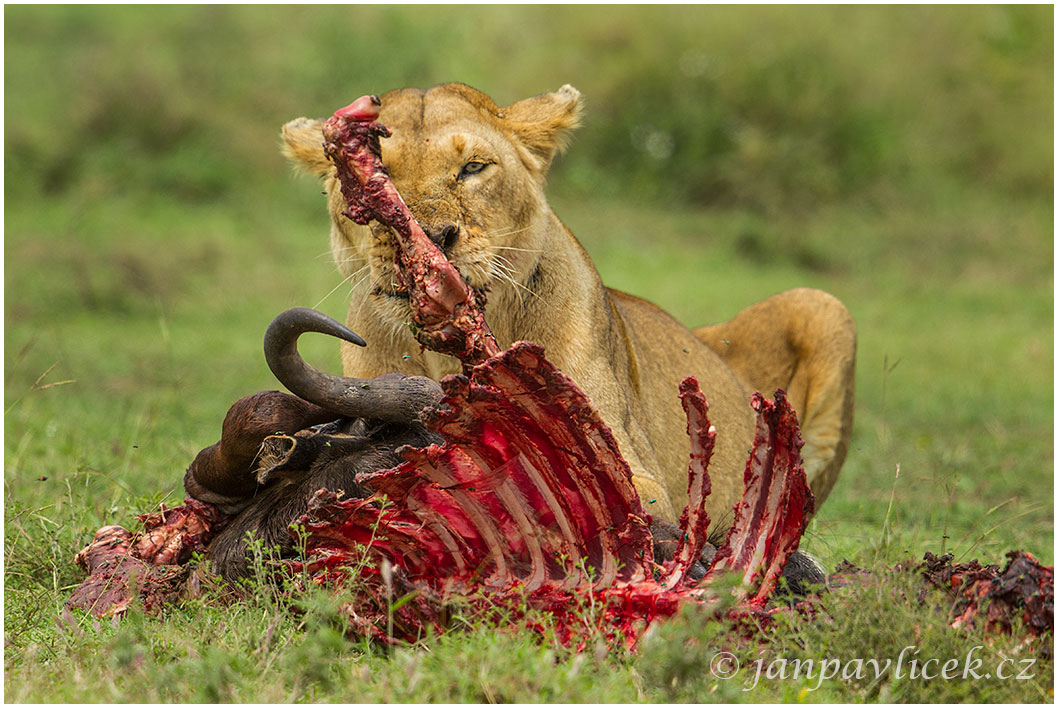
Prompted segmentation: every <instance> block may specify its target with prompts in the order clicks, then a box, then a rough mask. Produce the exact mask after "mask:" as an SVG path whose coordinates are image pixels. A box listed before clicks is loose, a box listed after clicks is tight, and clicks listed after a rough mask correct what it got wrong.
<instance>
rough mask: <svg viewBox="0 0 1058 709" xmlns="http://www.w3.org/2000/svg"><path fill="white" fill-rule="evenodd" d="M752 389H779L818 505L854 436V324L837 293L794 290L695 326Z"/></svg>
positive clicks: (748, 388)
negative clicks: (792, 414) (795, 423)
mask: <svg viewBox="0 0 1058 709" xmlns="http://www.w3.org/2000/svg"><path fill="white" fill-rule="evenodd" d="M694 334H695V335H697V336H698V338H699V339H700V340H702V341H703V342H704V343H705V344H707V345H709V347H710V348H711V349H713V350H714V351H715V352H716V353H717V354H719V355H720V357H721V358H722V359H723V360H724V361H725V362H726V363H727V364H728V366H730V367H731V369H732V370H733V371H734V372H735V374H736V375H737V376H738V377H739V379H741V380H742V382H743V383H744V384H745V386H746V388H747V390H748V391H749V392H753V391H760V392H761V393H762V394H764V395H765V396H770V395H771V394H772V393H773V392H774V391H775V389H783V390H784V391H785V392H786V394H787V398H788V399H789V401H790V403H791V405H793V407H794V410H795V411H796V412H797V416H798V419H799V420H800V423H801V431H802V435H803V437H804V440H805V446H804V448H803V449H802V457H803V459H804V466H805V473H806V474H807V476H808V483H809V485H810V486H811V488H812V492H813V493H814V494H815V497H816V508H817V509H818V507H819V505H820V504H822V502H823V500H825V499H826V497H827V495H828V494H829V493H830V490H831V488H833V487H834V483H835V482H836V481H837V478H838V472H839V471H840V469H841V464H842V463H843V462H844V460H845V454H846V453H847V452H848V447H849V436H850V435H851V433H852V409H853V389H854V381H853V380H854V375H855V363H856V325H855V323H854V322H853V320H852V317H851V316H850V315H849V312H848V310H846V309H845V306H844V305H842V304H841V301H839V300H838V299H837V298H835V297H834V296H832V295H830V294H828V293H824V292H823V291H819V290H815V289H812V288H797V289H794V290H789V291H785V292H783V293H779V294H778V295H775V296H772V297H771V298H768V299H767V300H765V301H763V302H760V303H757V304H756V305H752V306H750V307H748V308H746V309H745V310H743V311H742V312H740V313H739V314H738V315H737V316H735V317H734V318H733V319H732V320H729V321H728V322H725V323H721V324H719V325H710V326H707V327H701V328H698V329H697V330H695V331H694Z"/></svg>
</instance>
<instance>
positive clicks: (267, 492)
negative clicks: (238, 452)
mask: <svg viewBox="0 0 1058 709" xmlns="http://www.w3.org/2000/svg"><path fill="white" fill-rule="evenodd" d="M286 438H287V440H292V441H293V440H296V444H295V445H296V446H298V447H300V448H301V449H303V450H301V451H299V454H298V455H296V456H295V455H288V456H287V460H286V461H285V462H284V463H281V464H280V465H278V466H277V467H274V468H273V469H272V470H271V471H268V470H267V469H266V468H267V466H268V461H267V460H265V459H262V462H261V466H260V467H259V471H261V473H266V474H268V478H267V480H266V482H265V483H264V485H263V486H262V487H261V488H259V489H258V490H257V491H256V492H255V493H254V494H253V495H252V496H251V497H250V498H249V499H248V500H247V501H246V502H247V506H246V507H245V509H243V510H242V512H240V513H239V515H238V516H237V517H236V518H235V519H234V520H233V521H232V522H231V523H230V524H229V525H228V527H227V528H225V530H224V531H223V532H221V533H220V534H219V535H218V536H217V537H216V539H214V540H213V543H212V544H210V548H209V553H208V558H209V559H210V561H211V562H212V563H213V568H214V570H215V571H216V572H217V573H219V574H220V575H221V576H223V577H224V578H225V579H227V580H228V581H235V580H237V579H239V578H245V577H248V576H250V575H251V571H252V561H251V560H252V557H253V554H252V550H251V548H250V544H251V542H252V543H254V544H255V545H256V544H260V546H261V549H262V550H263V552H264V554H265V555H266V556H267V555H268V554H272V555H277V556H279V557H287V558H289V557H291V556H293V555H294V552H295V540H294V537H293V535H292V534H291V530H290V526H291V525H292V524H293V523H294V522H296V521H297V520H298V518H300V517H301V516H302V515H303V514H305V512H306V510H307V509H308V503H309V500H310V499H311V498H312V496H313V494H314V493H315V492H316V491H317V490H320V489H328V490H333V491H335V492H339V493H340V494H343V495H344V496H345V497H366V496H368V495H370V494H371V490H369V489H367V488H365V487H364V486H362V485H359V484H358V483H357V482H356V476H357V475H358V474H359V473H364V472H374V471H378V470H385V469H388V468H392V467H394V466H396V465H397V464H399V463H400V462H401V458H400V456H399V455H397V452H396V451H397V449H398V448H400V447H402V446H406V445H411V446H415V447H422V446H426V445H429V444H430V443H438V442H440V438H439V437H438V436H437V435H436V434H432V433H430V432H428V431H427V430H426V429H425V428H424V427H423V426H422V425H421V424H418V423H411V424H386V423H379V422H370V421H365V420H363V419H353V420H350V419H343V420H341V421H337V422H334V423H331V424H325V425H323V426H318V427H316V428H314V429H312V430H311V431H303V432H300V433H298V434H296V436H293V437H286ZM266 447H267V446H266ZM289 452H290V451H288V453H289ZM300 461H306V463H307V465H308V468H307V469H305V468H304V467H301V466H299V462H300ZM299 468H300V469H299Z"/></svg>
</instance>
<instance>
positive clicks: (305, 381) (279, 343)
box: [264, 308, 441, 423]
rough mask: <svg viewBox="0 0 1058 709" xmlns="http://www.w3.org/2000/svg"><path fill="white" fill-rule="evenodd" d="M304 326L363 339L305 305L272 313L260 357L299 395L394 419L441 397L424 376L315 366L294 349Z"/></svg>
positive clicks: (403, 419)
mask: <svg viewBox="0 0 1058 709" xmlns="http://www.w3.org/2000/svg"><path fill="white" fill-rule="evenodd" d="M305 332H319V333H322V334H324V335H331V336H333V337H338V338H341V339H343V340H345V341H347V342H352V343H353V344H356V345H360V346H361V347H362V346H364V345H365V344H366V343H365V342H364V340H363V339H362V338H361V337H360V336H359V335H357V334H356V333H355V332H353V331H352V330H350V329H349V328H347V327H345V326H344V325H342V324H341V323H339V322H338V321H336V320H334V319H333V318H330V317H328V316H326V315H324V314H323V313H320V312H317V311H315V310H312V309H310V308H291V309H290V310H285V311H283V312H282V313H280V314H279V315H278V316H276V319H275V320H273V321H272V324H271V325H269V326H268V330H267V331H266V332H265V341H264V351H265V360H266V361H267V362H268V367H269V369H271V370H272V374H274V375H275V376H276V379H278V380H279V381H280V382H281V383H282V384H283V386H285V387H286V388H287V389H289V390H290V391H292V392H294V393H295V394H297V395H298V396H300V397H301V398H302V399H305V400H306V401H310V402H312V403H314V404H317V405H319V406H322V407H324V408H326V409H330V410H331V411H334V412H336V413H339V414H342V415H343V416H354V417H362V418H373V419H380V420H383V421H393V422H399V423H407V422H410V421H414V420H416V419H418V418H419V413H420V412H421V411H422V410H423V409H425V408H426V407H429V406H436V405H437V403H438V402H439V401H440V400H441V386H440V385H439V384H438V383H437V382H435V381H434V380H432V379H429V378H428V377H409V376H405V375H403V374H399V373H396V372H391V373H389V374H384V375H382V376H381V377H375V378H374V379H355V378H352V377H338V376H335V375H333V374H327V373H326V372H321V371H319V370H317V369H314V368H313V367H310V366H309V365H308V364H306V363H305V360H303V359H302V358H301V355H299V354H298V337H299V336H300V335H301V334H302V333H305Z"/></svg>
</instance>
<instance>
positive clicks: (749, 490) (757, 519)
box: [703, 391, 815, 606]
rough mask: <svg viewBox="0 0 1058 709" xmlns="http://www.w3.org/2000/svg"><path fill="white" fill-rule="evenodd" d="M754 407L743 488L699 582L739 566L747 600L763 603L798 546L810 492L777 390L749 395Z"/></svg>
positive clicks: (793, 427) (794, 429)
mask: <svg viewBox="0 0 1058 709" xmlns="http://www.w3.org/2000/svg"><path fill="white" fill-rule="evenodd" d="M752 405H753V409H754V410H755V411H756V412H757V428H756V432H755V433H754V436H753V449H752V450H751V451H750V456H749V460H748V461H747V462H746V471H745V475H744V483H745V489H744V491H743V494H742V500H740V501H739V502H738V503H736V504H735V521H734V524H733V525H732V527H731V530H730V531H729V532H728V535H727V538H726V539H725V541H724V543H723V545H721V547H720V548H719V549H718V550H717V552H716V556H715V557H714V559H713V565H712V567H711V568H710V569H709V573H708V574H707V575H706V577H705V579H704V580H703V583H706V584H707V583H709V582H710V581H711V580H713V579H714V578H715V577H716V576H718V575H719V574H720V573H723V572H725V571H733V570H737V571H740V572H742V575H743V584H744V585H745V586H746V587H747V588H756V589H757V591H756V593H755V594H754V595H752V596H751V597H750V598H749V600H750V602H751V604H753V605H756V606H761V605H763V604H764V603H765V601H766V600H767V598H768V596H769V595H770V594H771V592H772V590H773V589H774V588H775V584H776V583H777V582H778V580H779V576H780V575H781V574H782V570H783V568H784V567H785V566H786V561H787V559H789V558H790V555H791V554H793V553H794V552H795V551H797V546H798V544H799V543H800V541H801V536H802V535H803V534H804V530H805V527H806V526H807V524H808V518H809V516H810V515H811V514H812V510H813V508H814V505H815V498H814V497H813V496H812V491H811V490H810V489H809V487H808V483H807V480H806V479H805V473H804V468H803V467H802V466H801V455H800V453H801V446H803V445H804V441H803V440H802V439H801V433H800V429H799V428H798V426H797V417H796V415H795V414H794V411H793V409H792V408H790V405H789V403H788V402H787V401H786V397H785V395H784V394H783V392H782V391H776V392H775V400H774V402H772V401H767V400H765V399H764V397H762V396H761V395H760V394H759V393H757V394H754V396H753V399H752Z"/></svg>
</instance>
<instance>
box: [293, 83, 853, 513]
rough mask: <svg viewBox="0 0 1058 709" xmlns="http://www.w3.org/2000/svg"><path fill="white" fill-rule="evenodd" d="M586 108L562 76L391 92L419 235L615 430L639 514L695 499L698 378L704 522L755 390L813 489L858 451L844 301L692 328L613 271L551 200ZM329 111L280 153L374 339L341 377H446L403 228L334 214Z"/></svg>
mask: <svg viewBox="0 0 1058 709" xmlns="http://www.w3.org/2000/svg"><path fill="white" fill-rule="evenodd" d="M580 120H581V101H580V93H579V92H578V91H577V90H576V89H574V88H573V87H571V86H569V85H566V86H563V87H562V88H560V89H559V90H558V91H555V92H553V93H544V94H540V95H538V96H534V97H532V98H528V99H525V100H523V101H519V102H517V103H514V104H512V105H510V106H506V107H501V106H498V105H497V104H496V103H495V102H494V101H493V100H492V99H491V98H489V97H488V96H486V95H485V94H483V93H481V92H479V91H477V90H476V89H473V88H471V87H469V86H466V85H464V84H443V85H439V86H435V87H433V88H430V89H427V90H420V89H400V90H395V91H391V92H389V93H387V94H385V95H384V96H382V103H381V114H380V117H379V121H380V122H381V123H383V124H385V125H387V126H389V127H390V128H391V129H392V132H393V135H392V137H391V138H388V139H384V140H382V159H383V162H384V163H385V165H386V167H387V169H388V170H389V172H390V175H391V177H392V179H393V183H394V184H395V185H396V187H397V189H398V190H399V191H400V194H401V195H402V196H403V198H404V200H405V201H406V202H407V204H408V207H409V208H410V210H411V212H412V214H414V215H415V217H416V219H417V220H418V221H419V223H420V224H421V225H422V227H423V229H424V230H425V231H426V233H427V235H428V236H429V237H430V238H431V239H432V240H433V241H434V242H435V243H437V244H438V245H439V246H440V247H441V248H442V249H443V251H444V253H445V255H446V256H447V257H448V258H449V259H450V260H451V261H452V263H453V264H455V266H456V267H457V268H458V269H459V271H460V272H461V273H462V274H463V276H464V277H465V279H466V280H467V282H468V283H469V284H470V285H471V286H472V287H474V288H476V289H479V290H482V291H485V292H487V294H488V304H487V308H486V313H485V315H486V320H487V321H488V323H489V325H490V326H491V328H492V331H493V333H494V334H495V336H496V339H497V342H498V344H499V345H500V346H501V347H508V346H510V345H511V344H512V343H513V342H516V341H519V340H530V341H533V342H536V343H537V344H539V345H542V346H543V347H544V349H545V351H546V353H547V356H548V358H549V359H550V360H551V361H552V362H554V363H555V364H556V365H557V366H558V367H559V368H560V369H561V370H562V371H563V372H565V373H566V374H567V375H569V376H570V377H571V378H572V379H573V380H574V381H575V382H576V383H577V384H578V385H579V386H580V387H581V388H582V389H583V390H584V391H585V392H586V393H587V394H588V396H589V397H590V398H591V400H592V402H593V403H594V405H595V407H596V408H597V410H598V412H599V414H600V416H601V417H602V419H603V420H604V421H605V422H606V423H607V425H608V426H609V427H610V428H611V429H612V430H613V434H614V436H615V438H616V440H617V443H618V446H619V448H620V451H621V453H622V455H623V456H624V457H625V459H626V460H627V461H628V464H629V466H630V468H631V470H632V473H633V483H634V485H635V487H636V489H637V490H638V492H639V494H640V496H641V498H642V500H643V503H644V506H645V507H646V509H647V511H648V512H650V513H651V514H652V515H654V516H655V517H657V518H660V519H664V520H669V521H673V520H676V519H677V518H678V515H679V513H680V511H681V510H682V509H683V507H684V506H685V505H686V503H687V465H688V456H689V451H690V447H689V442H688V437H687V433H686V418H685V415H684V413H683V410H682V407H681V405H680V401H679V399H678V396H677V391H678V385H679V382H680V381H681V380H682V379H683V378H684V377H686V376H688V375H693V376H695V377H696V378H697V379H698V381H699V383H700V386H701V388H702V390H703V392H704V393H705V395H706V397H707V399H708V401H709V406H710V409H709V415H710V418H711V420H712V423H713V425H714V426H715V427H716V430H717V432H718V433H717V441H716V446H715V450H714V453H713V458H712V461H711V463H710V475H711V479H712V494H711V496H710V497H709V501H708V504H707V511H708V513H709V516H710V519H711V520H713V525H712V529H711V531H712V532H719V531H723V529H724V528H725V527H726V526H730V523H731V521H732V517H733V516H732V507H733V505H734V504H735V503H736V502H737V501H738V500H739V499H740V498H741V494H742V489H743V472H744V470H745V466H746V453H747V450H748V449H749V448H750V445H751V442H752V440H753V431H754V417H753V412H752V410H751V407H750V405H749V401H750V396H751V394H752V393H753V392H754V391H758V390H759V391H761V392H763V393H764V394H765V395H768V396H770V395H771V394H772V393H773V392H774V390H775V389H777V388H781V389H783V390H785V391H786V392H787V397H788V399H789V401H790V403H791V404H792V405H793V407H794V409H795V411H796V412H797V415H798V418H799V420H800V422H801V425H802V430H803V437H804V440H805V445H804V448H803V451H802V455H803V458H804V465H805V470H806V473H807V476H808V480H809V485H810V487H811V488H812V491H813V493H814V494H815V498H816V501H817V505H818V504H819V503H821V502H822V501H823V500H824V499H825V498H826V497H827V495H828V493H829V492H830V490H831V488H832V487H833V486H834V483H835V481H836V479H837V476H838V471H839V469H840V467H841V464H842V462H843V460H844V458H845V454H846V452H847V450H848V444H849V435H850V432H851V427H852V411H853V373H854V362H855V351H856V329H855V325H854V323H853V320H852V318H851V317H850V315H849V313H848V311H847V310H846V309H845V307H844V306H843V305H842V304H841V303H840V302H839V301H838V300H837V299H836V298H834V297H833V296H830V295H828V294H826V293H824V292H821V291H818V290H813V289H807V288H802V289H797V290H791V291H788V292H785V293H781V294H779V295H775V296H773V297H771V298H768V299H767V300H764V301H763V302H761V303H758V304H757V305H754V306H752V307H750V308H747V309H746V310H744V311H742V312H741V313H739V314H738V315H737V316H736V317H735V318H734V319H733V320H731V321H729V322H726V323H723V324H719V325H712V326H708V327H703V328H699V329H697V330H694V331H692V330H690V329H688V328H686V327H684V326H683V325H682V324H680V323H679V322H678V321H676V320H675V319H674V318H673V317H671V316H670V315H669V314H667V313H666V312H665V311H664V310H662V309H661V308H659V307H658V306H656V305H654V304H652V303H650V302H648V301H646V300H643V299H640V298H637V297H635V296H633V295H629V294H627V293H622V292H620V291H616V290H613V289H609V288H607V287H605V286H604V285H603V282H602V279H601V278H600V275H599V273H598V271H597V270H596V268H595V266H594V264H593V263H592V260H591V258H590V257H589V255H588V254H587V253H586V252H585V250H584V249H583V248H582V247H581V245H580V243H579V242H578V241H577V239H576V238H575V237H574V236H573V234H572V233H571V232H570V231H569V229H567V228H566V226H565V225H564V224H563V223H562V222H561V221H560V220H559V218H558V216H557V215H556V214H555V213H554V211H553V210H552V209H551V207H550V206H549V205H548V201H547V198H546V196H545V194H544V185H545V181H546V176H547V172H548V168H549V166H550V165H551V162H552V160H553V159H554V158H555V156H556V154H558V153H559V152H560V151H562V150H563V149H564V148H565V146H566V143H567V141H568V138H569V135H570V133H571V131H572V130H573V129H574V128H576V127H577V126H578V125H579V123H580ZM321 129H322V120H310V119H306V118H299V119H296V120H293V121H291V122H289V123H287V124H286V125H285V126H284V127H283V131H282V137H283V143H284V152H285V153H286V154H287V156H288V157H290V158H291V159H292V160H293V161H294V162H295V164H296V165H298V166H300V167H301V168H303V169H305V170H307V171H309V172H311V173H314V174H315V175H318V176H319V177H320V178H321V179H322V180H323V182H324V185H325V188H326V194H327V196H328V204H329V210H330V215H331V248H332V252H333V256H334V260H335V263H336V264H337V266H338V269H339V271H340V272H341V273H342V275H343V276H344V277H345V278H346V279H347V280H348V281H349V282H350V283H351V284H352V286H351V296H350V298H351V302H350V306H349V311H348V317H347V324H348V326H349V328H351V329H352V330H354V331H355V332H357V333H359V334H360V335H361V336H362V337H363V338H364V339H365V340H366V341H367V342H368V347H366V348H358V347H353V346H351V345H348V344H345V343H343V345H342V352H341V354H342V367H343V370H344V372H345V373H346V375H349V376H357V377H374V376H378V375H381V374H384V373H386V372H390V371H395V370H399V371H402V372H405V373H407V374H414V375H425V376H428V377H430V378H432V379H440V378H441V377H444V376H445V375H448V374H455V373H457V372H459V371H460V363H459V361H457V360H456V359H455V358H452V357H448V356H445V355H440V354H437V353H435V352H430V351H423V350H422V348H420V346H419V345H418V343H417V342H416V340H415V339H414V337H413V335H412V333H411V331H410V328H409V326H408V323H409V321H410V319H411V317H410V310H409V301H408V298H407V294H406V293H402V292H400V291H399V290H398V289H397V286H396V285H395V284H396V279H395V278H394V269H395V266H394V259H393V255H394V245H393V237H392V235H391V234H390V232H389V231H388V229H387V228H385V227H382V226H380V225H378V224H377V223H372V224H370V225H369V226H367V227H364V226H358V225H357V224H355V223H354V222H352V221H351V220H350V219H348V218H347V217H345V216H343V215H342V212H343V211H344V210H345V209H346V205H345V203H344V201H343V199H342V195H341V192H340V189H339V186H338V182H337V180H336V179H335V177H334V169H333V166H332V165H331V164H330V163H329V162H328V160H327V158H326V157H325V156H324V153H323V149H322V145H321V144H322V138H321Z"/></svg>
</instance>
